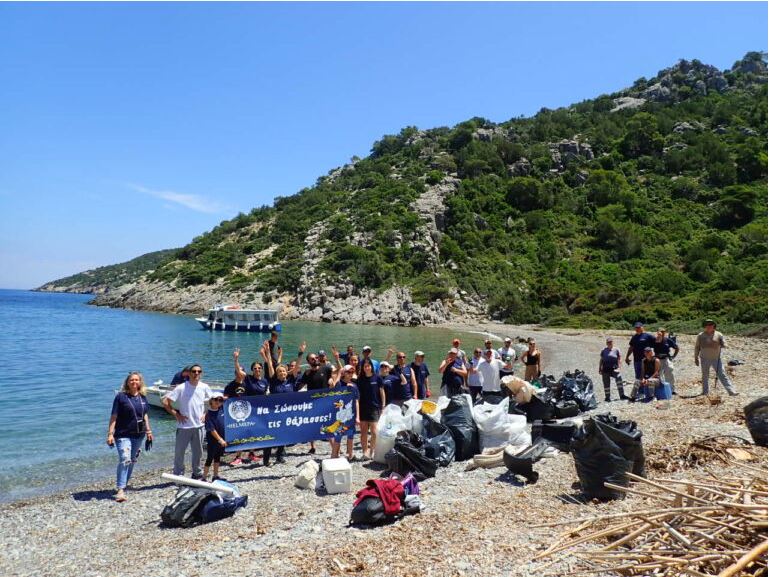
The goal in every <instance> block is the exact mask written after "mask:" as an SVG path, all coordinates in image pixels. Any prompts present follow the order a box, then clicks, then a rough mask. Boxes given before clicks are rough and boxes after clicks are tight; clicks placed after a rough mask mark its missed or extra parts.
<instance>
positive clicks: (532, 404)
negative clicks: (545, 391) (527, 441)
mask: <svg viewBox="0 0 769 577" xmlns="http://www.w3.org/2000/svg"><path fill="white" fill-rule="evenodd" d="M543 396H545V397H547V396H549V395H543ZM519 406H520V407H521V408H522V409H524V410H525V411H526V420H527V421H529V422H530V423H532V422H534V421H549V420H550V419H552V418H553V416H554V415H555V409H553V405H552V404H551V403H550V399H547V400H544V399H542V397H541V396H540V395H533V396H532V397H531V401H529V402H528V403H526V404H525V405H519Z"/></svg>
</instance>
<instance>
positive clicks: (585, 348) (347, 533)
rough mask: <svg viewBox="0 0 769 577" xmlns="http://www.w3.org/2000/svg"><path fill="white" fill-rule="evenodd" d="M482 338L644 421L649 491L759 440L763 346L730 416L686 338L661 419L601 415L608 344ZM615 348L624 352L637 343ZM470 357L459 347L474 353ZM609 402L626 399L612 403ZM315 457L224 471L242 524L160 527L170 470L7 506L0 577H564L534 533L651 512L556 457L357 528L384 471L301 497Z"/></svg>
mask: <svg viewBox="0 0 769 577" xmlns="http://www.w3.org/2000/svg"><path fill="white" fill-rule="evenodd" d="M462 328H463V330H468V327H467V326H466V325H464V326H463V327H462ZM477 330H478V332H489V333H493V334H496V335H500V334H501V335H507V334H510V335H513V336H517V335H521V336H536V338H537V341H538V344H539V346H540V348H541V349H542V351H543V372H545V373H547V374H553V375H555V376H556V378H558V377H559V376H560V375H561V373H562V372H563V371H565V370H573V369H575V368H579V369H582V370H585V371H586V372H587V373H588V375H589V376H591V378H593V381H594V384H595V386H596V397H597V398H598V400H599V406H598V409H596V411H594V412H596V413H600V412H611V413H612V414H615V415H617V416H618V417H620V418H625V419H633V420H635V421H637V423H638V425H639V428H640V429H641V430H642V431H643V433H644V441H643V444H644V450H645V453H646V455H647V474H648V475H649V477H652V478H654V476H655V475H658V476H659V474H660V471H663V470H664V469H665V468H666V465H667V463H668V462H669V461H675V458H676V455H677V454H678V453H677V451H678V452H680V451H683V450H684V448H685V447H686V446H687V445H688V443H689V442H690V441H692V440H696V439H701V438H704V437H709V436H714V435H737V436H740V437H743V438H746V439H749V438H750V436H749V433H748V430H747V428H746V426H745V423H744V419H743V417H742V407H744V406H745V405H746V404H748V403H749V402H751V401H752V400H754V399H755V398H757V397H759V396H763V395H766V392H767V349H766V341H765V339H756V338H748V337H733V336H730V335H726V337H727V342H728V345H729V349H728V350H726V351H725V353H724V357H725V359H726V360H728V359H740V360H742V361H744V364H742V365H740V366H738V367H735V368H733V369H732V370H731V372H732V380H733V382H734V384H735V386H736V388H737V390H738V391H739V392H740V394H739V396H736V397H729V396H727V395H726V394H725V392H724V391H723V389H722V388H721V387H720V386H719V387H718V388H716V389H715V390H716V391H718V392H719V393H720V396H721V402H720V403H718V404H715V405H712V404H711V403H710V402H708V401H707V399H705V398H703V397H697V396H695V395H696V394H697V393H698V392H699V391H700V390H701V384H700V373H699V368H697V367H696V366H695V365H694V362H693V343H694V337H693V336H689V335H681V336H679V340H678V343H679V346H680V347H681V354H680V356H679V358H678V360H677V363H676V376H677V387H676V388H677V390H678V392H679V396H678V397H677V398H674V400H673V401H672V402H671V404H670V407H669V408H668V409H660V408H658V407H657V404H656V403H648V404H641V403H635V404H629V403H625V402H619V401H616V400H615V401H614V402H612V403H608V404H606V403H604V402H602V401H603V390H602V389H601V385H600V380H599V378H598V375H597V365H598V352H599V351H600V349H601V348H602V347H603V339H604V337H605V333H603V332H600V331H577V330H568V331H567V330H564V331H551V330H548V331H545V330H535V329H532V328H525V329H524V328H521V327H505V326H501V325H486V326H483V325H479V326H478V329H477ZM613 336H614V337H615V342H616V344H617V345H619V347H620V350H622V352H623V354H624V351H625V350H626V346H627V345H626V343H627V339H628V338H629V334H625V333H622V334H614V335H613ZM480 340H481V339H480V337H479V342H480ZM472 346H474V343H463V348H465V349H466V350H468V349H470V348H471V347H472ZM435 372H436V373H437V371H435ZM623 374H624V375H625V377H626V378H627V377H629V376H630V370H629V369H627V368H625V369H624V371H623ZM711 390H713V384H712V381H711ZM612 394H613V397H614V398H615V399H616V391H612ZM687 397H690V398H687ZM105 425H106V419H105ZM317 445H318V454H317V455H314V457H315V458H323V457H324V456H325V455H327V454H328V452H329V449H328V445H327V444H326V443H318V444H317ZM306 451H307V446H303V445H298V446H295V447H292V448H290V449H289V450H288V453H287V462H286V463H285V464H275V465H274V466H272V467H270V468H266V467H263V466H261V464H256V465H253V466H244V467H237V468H233V467H228V466H223V468H222V476H223V477H224V478H226V479H227V480H228V481H230V482H232V483H235V484H236V485H237V486H238V488H239V490H240V491H241V493H242V494H244V495H248V497H249V503H248V506H247V507H246V508H245V509H241V510H239V511H238V512H237V513H236V514H235V516H234V517H232V518H229V519H224V520H222V521H218V522H216V523H211V524H207V525H200V526H197V527H192V528H189V529H167V528H164V527H161V526H160V518H159V514H160V511H161V509H162V508H163V506H164V504H165V503H166V502H168V501H169V500H170V499H171V498H172V497H173V495H174V493H175V489H176V488H175V486H174V485H172V484H170V483H168V482H166V481H165V480H163V479H162V478H161V477H160V475H161V473H162V472H170V465H171V463H170V462H169V464H168V465H169V466H168V469H163V470H147V469H145V468H143V467H142V463H141V462H139V463H138V465H137V469H136V472H135V474H134V477H133V479H132V481H131V486H130V487H129V490H128V491H127V495H128V501H127V502H126V503H116V502H115V501H114V500H113V494H114V479H112V478H109V479H104V480H103V481H101V482H98V483H94V484H90V485H85V486H82V487H78V488H77V489H76V490H74V491H67V492H63V493H58V494H55V495H49V496H42V497H36V498H33V499H29V500H25V501H17V502H14V503H7V504H3V505H0V575H3V576H29V577H32V576H48V575H51V576H53V575H55V576H57V577H66V576H69V575H73V576H74V575H79V576H83V577H97V576H98V577H108V576H134V575H136V576H139V575H141V576H146V575H153V576H169V577H171V576H173V577H176V576H179V577H181V576H185V577H193V576H201V577H202V576H209V575H211V576H214V575H216V576H222V575H236V574H237V575H240V574H242V575H254V576H261V575H264V576H269V577H273V576H282V575H298V576H308V577H309V576H310V575H312V576H339V575H364V576H386V575H388V576H389V575H395V576H411V575H414V576H417V575H419V576H425V575H427V576H436V577H437V576H463V575H468V576H469V575H473V576H476V575H484V576H485V575H488V576H508V575H511V576H512V575H535V574H536V575H544V574H545V573H547V574H554V575H555V574H563V573H565V572H568V570H569V560H568V558H564V559H563V560H560V561H558V562H557V563H555V564H553V565H551V566H549V567H548V569H547V571H546V572H544V573H543V572H542V571H540V566H541V565H542V563H541V562H533V561H532V557H534V556H535V555H536V554H537V553H538V552H540V551H542V550H543V549H545V548H546V547H547V545H548V544H549V543H550V542H551V541H552V539H553V537H554V536H555V535H557V533H558V529H557V528H555V529H553V528H535V527H533V525H537V524H542V523H547V522H552V521H560V520H567V519H573V518H579V517H584V516H587V515H590V514H600V513H606V512H612V513H617V512H622V511H623V510H633V509H640V508H642V507H644V506H647V505H648V503H647V502H646V501H647V500H648V498H645V497H643V496H638V495H628V497H627V498H626V499H624V500H622V501H614V502H610V503H603V504H601V503H593V502H589V501H588V502H586V501H585V499H584V498H583V497H582V496H581V494H580V491H579V488H578V487H577V486H575V485H574V483H575V482H576V481H577V475H576V472H575V468H574V462H573V458H572V457H571V456H570V455H569V454H566V453H560V454H558V455H556V456H555V457H552V458H547V459H543V460H541V461H540V462H539V463H537V464H536V465H535V469H536V470H537V471H538V472H539V480H538V482H536V483H534V484H524V483H523V482H522V480H521V479H520V478H517V479H516V478H514V477H512V476H511V475H510V474H509V473H507V470H506V469H505V468H504V467H500V468H496V469H476V470H472V471H466V470H465V469H466V467H467V464H468V462H461V463H456V462H455V463H452V464H451V465H450V466H449V467H447V468H442V469H439V470H438V473H437V475H436V477H435V478H433V479H428V480H427V481H425V482H423V483H421V484H420V488H421V491H422V500H423V503H424V504H425V506H426V508H425V510H424V511H423V512H422V513H421V514H420V515H416V516H413V517H406V518H404V519H401V520H400V521H398V522H396V523H395V524H393V525H388V526H385V527H379V528H372V529H365V530H362V529H353V528H349V527H347V522H348V520H349V514H350V510H351V508H352V503H353V501H354V491H357V490H358V489H359V488H361V487H362V486H363V485H364V483H365V481H366V480H367V479H369V478H373V477H378V476H379V475H380V474H381V473H382V472H383V471H384V469H385V467H384V466H383V465H379V464H377V463H373V462H370V461H367V462H355V463H353V483H352V485H353V493H352V494H338V495H327V494H326V493H325V491H324V490H323V489H318V490H315V491H313V490H300V489H297V488H295V487H294V486H293V482H294V477H295V475H296V473H297V472H298V468H299V466H301V464H303V463H304V462H305V461H307V460H308V459H309V458H311V456H309V455H307V452H306ZM356 451H357V452H359V449H358V448H357V438H356ZM757 452H758V462H757V463H754V464H755V465H756V466H760V467H766V462H767V461H766V449H765V448H758V451H757ZM257 463H258V462H257ZM667 468H668V469H670V467H667ZM724 469H725V468H724V466H723V465H722V464H721V465H719V464H718V463H717V462H713V463H710V464H708V463H699V464H698V465H697V466H695V467H692V468H681V469H675V468H673V470H672V471H671V470H668V471H666V472H665V473H664V474H665V475H670V476H681V477H688V478H708V475H709V471H710V473H711V474H716V475H717V474H720V473H723V471H724ZM726 469H728V467H727V468H726Z"/></svg>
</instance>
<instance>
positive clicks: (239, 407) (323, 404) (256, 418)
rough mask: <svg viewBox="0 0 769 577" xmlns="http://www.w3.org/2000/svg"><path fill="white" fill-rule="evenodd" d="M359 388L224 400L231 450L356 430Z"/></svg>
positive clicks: (226, 434)
mask: <svg viewBox="0 0 769 577" xmlns="http://www.w3.org/2000/svg"><path fill="white" fill-rule="evenodd" d="M357 393H358V390H357V389H355V388H354V387H335V388H333V389H321V390H317V391H303V392H301V393H286V394H280V395H264V396H256V397H239V398H233V399H227V401H226V402H225V404H224V440H225V441H227V449H226V450H227V451H228V452H231V451H242V450H244V449H262V448H265V447H280V446H281V445H293V444H295V443H307V442H309V441H317V440H318V439H329V438H335V439H336V440H340V439H342V438H345V437H348V436H350V437H351V436H352V435H354V434H355V411H356V406H355V405H356V403H355V401H356V399H357V398H358V395H357Z"/></svg>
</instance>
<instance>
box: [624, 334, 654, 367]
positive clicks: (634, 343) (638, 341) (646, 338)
mask: <svg viewBox="0 0 769 577" xmlns="http://www.w3.org/2000/svg"><path fill="white" fill-rule="evenodd" d="M656 341H657V339H656V338H655V337H654V335H653V334H651V333H641V334H636V335H633V336H632V337H630V346H631V347H632V348H633V360H635V361H640V360H641V359H643V356H644V349H645V348H646V347H652V348H653V347H654V343H655V342H656Z"/></svg>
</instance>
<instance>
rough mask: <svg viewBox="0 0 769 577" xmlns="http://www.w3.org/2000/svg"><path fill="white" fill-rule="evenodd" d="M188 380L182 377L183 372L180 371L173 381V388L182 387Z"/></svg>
mask: <svg viewBox="0 0 769 577" xmlns="http://www.w3.org/2000/svg"><path fill="white" fill-rule="evenodd" d="M186 380H187V378H186V377H184V376H183V375H182V371H179V372H178V373H176V374H175V375H174V376H173V378H172V379H171V386H172V387H173V386H174V385H181V384H182V383H183V382H184V381H186Z"/></svg>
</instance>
